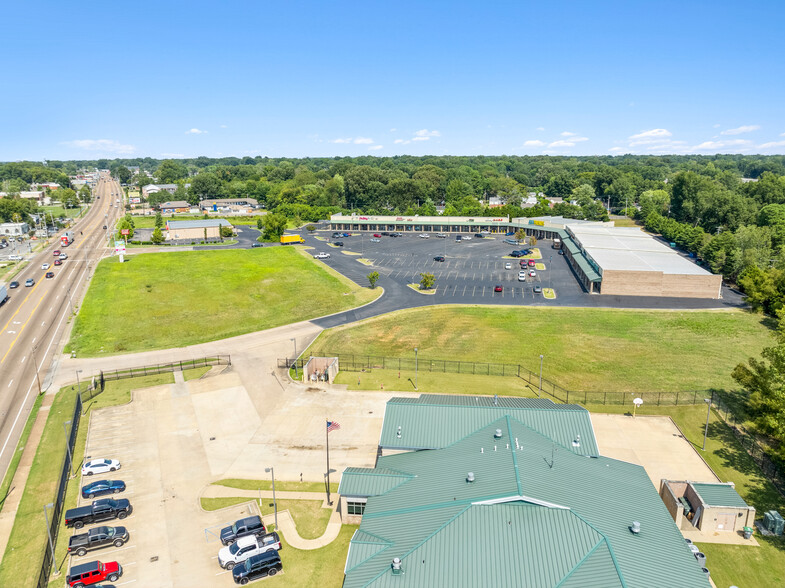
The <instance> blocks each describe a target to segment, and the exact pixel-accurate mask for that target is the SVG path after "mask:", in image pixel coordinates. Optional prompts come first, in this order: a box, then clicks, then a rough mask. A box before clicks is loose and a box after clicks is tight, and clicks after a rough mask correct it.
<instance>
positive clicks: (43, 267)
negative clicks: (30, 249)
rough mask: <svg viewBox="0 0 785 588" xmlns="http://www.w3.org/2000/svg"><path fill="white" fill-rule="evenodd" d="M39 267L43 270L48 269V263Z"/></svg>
mask: <svg viewBox="0 0 785 588" xmlns="http://www.w3.org/2000/svg"><path fill="white" fill-rule="evenodd" d="M41 269H42V270H44V271H46V270H48V269H49V264H48V263H44V264H42V265H41Z"/></svg>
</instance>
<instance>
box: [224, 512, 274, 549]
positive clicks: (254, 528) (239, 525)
mask: <svg viewBox="0 0 785 588" xmlns="http://www.w3.org/2000/svg"><path fill="white" fill-rule="evenodd" d="M265 532H266V529H265V528H264V523H262V519H261V518H260V517H258V516H253V517H246V518H244V519H240V520H238V521H235V523H234V524H233V525H231V526H230V527H224V528H223V529H221V543H223V544H224V545H231V544H232V543H234V542H235V541H237V540H238V539H239V538H240V537H247V536H248V535H264V534H265Z"/></svg>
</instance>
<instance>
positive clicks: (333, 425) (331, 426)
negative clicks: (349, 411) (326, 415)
mask: <svg viewBox="0 0 785 588" xmlns="http://www.w3.org/2000/svg"><path fill="white" fill-rule="evenodd" d="M340 428H341V425H339V424H338V422H337V421H327V432H328V433H329V432H330V431H337V430H338V429H340Z"/></svg>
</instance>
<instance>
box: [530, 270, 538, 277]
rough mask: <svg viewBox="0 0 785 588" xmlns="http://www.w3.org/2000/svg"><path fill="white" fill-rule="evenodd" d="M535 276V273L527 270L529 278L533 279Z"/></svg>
mask: <svg viewBox="0 0 785 588" xmlns="http://www.w3.org/2000/svg"><path fill="white" fill-rule="evenodd" d="M536 275H537V272H535V271H534V270H529V277H531V278H533V277H534V276H536Z"/></svg>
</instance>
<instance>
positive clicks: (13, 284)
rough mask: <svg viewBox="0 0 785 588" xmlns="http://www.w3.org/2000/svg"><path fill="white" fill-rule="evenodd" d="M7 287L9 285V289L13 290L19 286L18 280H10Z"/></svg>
mask: <svg viewBox="0 0 785 588" xmlns="http://www.w3.org/2000/svg"><path fill="white" fill-rule="evenodd" d="M8 287H9V288H10V289H11V290H13V289H14V288H18V287H19V282H17V281H13V282H11V283H10V284H8Z"/></svg>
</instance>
